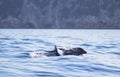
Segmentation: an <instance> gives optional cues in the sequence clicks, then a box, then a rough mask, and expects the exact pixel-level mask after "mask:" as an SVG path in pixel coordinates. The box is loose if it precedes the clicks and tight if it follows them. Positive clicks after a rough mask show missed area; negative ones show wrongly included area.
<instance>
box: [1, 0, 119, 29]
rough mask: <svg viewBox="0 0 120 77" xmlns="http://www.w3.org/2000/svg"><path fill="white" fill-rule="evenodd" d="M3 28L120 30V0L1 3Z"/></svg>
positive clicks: (4, 0)
mask: <svg viewBox="0 0 120 77" xmlns="http://www.w3.org/2000/svg"><path fill="white" fill-rule="evenodd" d="M0 28H2V29H3V28H36V29H37V28H45V29H66V28H68V29H120V0H0Z"/></svg>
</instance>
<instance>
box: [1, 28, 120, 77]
mask: <svg viewBox="0 0 120 77" xmlns="http://www.w3.org/2000/svg"><path fill="white" fill-rule="evenodd" d="M119 33H120V30H114V29H113V30H97V29H96V30H83V29H82V30H81V29H77V30H74V29H73V30H71V29H69V30H68V29H64V30H59V29H54V30H53V29H0V77H119V76H120V65H119V64H120V35H119ZM54 45H57V46H58V48H59V47H66V48H72V47H82V48H83V49H85V50H86V51H87V54H85V55H83V56H59V57H46V58H30V56H29V55H28V54H29V53H30V52H31V51H35V52H42V51H45V50H53V49H54Z"/></svg>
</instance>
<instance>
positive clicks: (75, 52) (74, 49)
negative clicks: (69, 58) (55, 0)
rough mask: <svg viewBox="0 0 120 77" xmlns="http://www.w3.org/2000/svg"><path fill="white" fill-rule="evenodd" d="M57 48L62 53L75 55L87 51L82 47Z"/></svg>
mask: <svg viewBox="0 0 120 77" xmlns="http://www.w3.org/2000/svg"><path fill="white" fill-rule="evenodd" d="M59 49H60V50H62V51H63V55H76V56H79V55H83V54H86V53H87V52H86V51H85V50H84V49H82V48H80V47H77V48H72V49H69V50H65V49H63V48H59Z"/></svg>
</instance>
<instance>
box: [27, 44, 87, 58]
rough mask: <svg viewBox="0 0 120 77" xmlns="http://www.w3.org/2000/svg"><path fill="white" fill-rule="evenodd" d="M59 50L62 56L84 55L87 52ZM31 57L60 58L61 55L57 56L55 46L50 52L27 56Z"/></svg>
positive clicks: (81, 50) (77, 49)
mask: <svg viewBox="0 0 120 77" xmlns="http://www.w3.org/2000/svg"><path fill="white" fill-rule="evenodd" d="M59 50H61V51H62V52H63V54H62V55H63V56H64V55H76V56H79V55H83V54H86V53H87V52H86V51H85V50H84V49H82V48H79V47H77V48H72V49H69V50H66V49H63V48H59ZM29 55H30V56H31V57H34V58H37V57H52V56H61V54H59V52H58V49H57V46H55V49H54V50H52V51H45V52H44V53H39V52H32V53H30V54H29Z"/></svg>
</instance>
